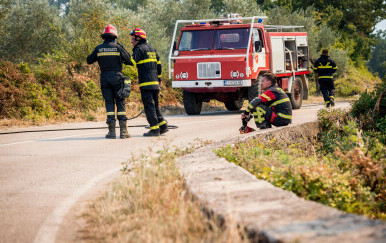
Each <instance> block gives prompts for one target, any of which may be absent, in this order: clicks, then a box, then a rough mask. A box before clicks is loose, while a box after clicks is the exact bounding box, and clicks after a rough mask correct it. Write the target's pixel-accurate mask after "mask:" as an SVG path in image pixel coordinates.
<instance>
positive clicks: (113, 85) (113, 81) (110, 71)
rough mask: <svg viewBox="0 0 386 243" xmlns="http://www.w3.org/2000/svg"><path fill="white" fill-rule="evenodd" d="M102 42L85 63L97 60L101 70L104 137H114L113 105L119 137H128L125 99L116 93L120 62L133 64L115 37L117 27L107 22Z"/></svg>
mask: <svg viewBox="0 0 386 243" xmlns="http://www.w3.org/2000/svg"><path fill="white" fill-rule="evenodd" d="M101 37H102V39H103V40H104V42H103V44H101V45H99V46H97V47H96V48H95V50H94V51H93V52H92V53H91V54H90V55H89V56H87V63H88V64H92V63H94V62H96V61H98V64H99V67H100V70H101V78H100V82H101V90H102V95H103V98H104V100H105V105H106V112H107V121H106V123H107V125H108V129H109V132H108V134H107V135H106V138H112V139H115V138H116V134H115V123H116V120H115V105H116V106H117V118H118V120H119V127H120V138H129V137H130V134H129V133H128V131H127V124H126V123H127V117H126V110H125V100H124V99H122V98H121V97H120V96H119V95H118V91H119V89H120V88H121V86H122V83H123V82H125V81H124V76H123V74H122V63H124V64H126V65H133V64H132V62H131V57H130V54H129V53H128V52H127V51H126V50H125V49H124V48H123V47H122V46H121V45H120V44H118V43H116V42H115V39H116V38H118V32H117V29H116V28H115V27H114V26H113V25H111V24H109V25H107V26H106V27H105V29H104V31H103V34H102V35H101ZM126 82H127V81H126Z"/></svg>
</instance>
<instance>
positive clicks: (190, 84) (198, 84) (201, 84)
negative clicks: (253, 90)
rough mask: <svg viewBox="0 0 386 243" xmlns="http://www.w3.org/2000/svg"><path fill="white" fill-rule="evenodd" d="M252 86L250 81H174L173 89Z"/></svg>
mask: <svg viewBox="0 0 386 243" xmlns="http://www.w3.org/2000/svg"><path fill="white" fill-rule="evenodd" d="M250 86H251V80H250V79H230V80H190V81H172V87H173V88H225V87H250Z"/></svg>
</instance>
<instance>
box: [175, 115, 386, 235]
mask: <svg viewBox="0 0 386 243" xmlns="http://www.w3.org/2000/svg"><path fill="white" fill-rule="evenodd" d="M317 131H318V127H317V123H316V122H312V123H306V124H302V125H298V126H288V127H282V128H274V129H269V130H263V131H259V132H257V133H252V134H247V135H242V136H238V137H236V138H232V139H227V140H223V141H221V142H219V143H216V144H211V145H208V146H205V147H203V148H200V149H198V150H197V151H195V152H194V153H192V154H189V155H186V156H183V157H181V158H179V159H178V160H177V165H178V166H179V168H180V171H181V173H182V174H183V175H184V177H185V179H186V185H187V187H188V188H189V190H190V192H191V193H192V194H193V195H194V196H195V197H196V198H197V199H198V200H199V201H200V202H201V203H202V204H203V206H204V208H205V209H206V210H208V211H210V212H213V213H214V215H217V216H219V217H221V218H222V219H225V220H226V219H227V218H232V219H233V220H235V221H236V222H237V223H238V224H240V225H242V226H244V227H245V228H246V229H247V233H248V236H249V238H250V239H251V241H254V242H294V241H296V242H338V241H341V242H385V241H386V224H384V223H382V222H380V221H377V220H370V219H368V218H366V217H363V216H358V215H354V214H348V213H344V212H342V211H339V210H337V209H334V208H331V207H327V206H324V205H322V204H319V203H316V202H312V201H307V200H304V199H302V198H299V197H297V196H296V195H295V194H294V193H292V192H289V191H285V190H282V189H280V188H277V187H275V186H273V185H272V184H270V183H268V182H266V181H263V180H258V179H256V177H255V176H253V175H252V174H250V173H249V172H248V171H246V170H244V169H243V168H241V167H238V166H236V165H235V164H233V163H229V162H228V161H226V160H225V159H223V158H219V157H217V156H216V155H215V153H214V152H213V150H214V149H216V148H220V147H222V146H224V145H227V144H235V143H238V142H240V141H244V140H247V139H251V138H256V139H257V138H258V139H271V138H273V137H276V138H285V137H288V138H294V137H298V136H302V137H305V138H307V139H315V138H316V134H317Z"/></svg>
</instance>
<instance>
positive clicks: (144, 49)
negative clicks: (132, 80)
mask: <svg viewBox="0 0 386 243" xmlns="http://www.w3.org/2000/svg"><path fill="white" fill-rule="evenodd" d="M130 35H131V43H132V44H133V47H134V48H133V56H132V62H133V63H134V64H135V65H136V66H137V68H138V80H139V88H140V90H141V97H142V103H143V106H144V107H145V114H146V119H147V121H148V122H149V124H150V131H149V132H147V133H144V134H143V136H159V135H160V134H163V133H166V132H167V131H168V130H169V129H168V124H167V122H166V120H165V119H164V118H163V116H162V114H161V111H160V109H159V107H158V95H159V89H160V88H159V85H160V82H161V71H162V67H161V62H160V60H159V56H158V54H157V52H156V51H155V49H154V48H153V47H151V46H150V45H149V44H148V43H147V40H146V32H145V31H144V30H142V29H134V30H132V31H131V32H130Z"/></svg>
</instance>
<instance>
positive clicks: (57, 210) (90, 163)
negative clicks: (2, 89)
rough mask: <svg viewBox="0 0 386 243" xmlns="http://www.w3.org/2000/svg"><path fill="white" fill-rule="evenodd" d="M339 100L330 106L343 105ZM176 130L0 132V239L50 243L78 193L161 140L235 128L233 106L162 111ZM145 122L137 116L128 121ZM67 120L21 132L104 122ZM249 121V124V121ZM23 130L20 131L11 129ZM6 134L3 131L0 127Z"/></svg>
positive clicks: (211, 135)
mask: <svg viewBox="0 0 386 243" xmlns="http://www.w3.org/2000/svg"><path fill="white" fill-rule="evenodd" d="M348 106H349V104H348V103H347V102H341V103H337V107H342V108H343V107H344V108H345V107H348ZM321 108H322V106H321V105H304V106H303V107H302V109H300V110H295V111H294V114H293V124H301V123H304V122H309V121H315V120H316V114H317V111H318V110H319V109H321ZM167 120H168V122H169V124H174V125H177V126H178V127H179V128H178V129H173V130H170V132H168V133H167V134H165V135H163V136H161V137H159V138H157V137H151V138H148V137H143V136H142V134H143V133H144V132H146V131H147V130H146V129H145V128H143V127H139V128H129V132H130V133H131V134H132V137H131V138H130V139H126V140H123V139H116V140H108V139H105V138H104V135H105V134H106V131H107V129H106V130H79V131H53V132H36V133H19V134H8V135H0V195H1V197H0V242H33V241H34V242H55V241H62V240H57V235H58V231H60V228H61V225H62V222H63V219H64V218H65V217H66V215H69V213H70V212H71V208H72V207H73V206H74V205H75V204H76V203H77V202H78V201H79V199H80V198H84V197H86V198H87V197H88V196H89V197H91V196H92V194H93V192H94V190H95V188H96V187H98V186H100V185H101V184H103V183H101V182H103V181H104V180H106V179H108V178H113V177H114V176H116V175H118V174H119V170H120V169H121V168H122V165H121V163H122V162H126V161H128V159H129V158H131V156H132V155H133V154H135V155H139V154H140V153H144V154H149V153H153V152H155V151H157V150H159V149H162V148H163V147H164V146H174V145H176V146H178V147H186V146H189V143H194V142H195V139H196V138H198V139H201V140H204V141H205V140H211V141H219V140H222V139H226V138H230V137H234V136H242V135H240V134H239V131H238V129H239V127H240V126H241V122H240V113H239V112H215V113H205V114H202V115H200V116H186V115H180V116H170V117H167ZM141 124H147V122H146V120H145V119H144V118H142V117H141V118H137V119H135V120H132V121H130V122H129V123H128V125H141ZM104 125H105V124H104V123H102V122H88V123H76V124H75V123H72V124H63V125H55V126H46V127H35V128H28V130H41V129H56V128H58V129H63V128H75V127H98V126H104ZM250 125H252V127H254V124H252V122H250ZM19 130H26V129H18V130H14V131H19ZM1 132H9V130H0V133H1Z"/></svg>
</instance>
